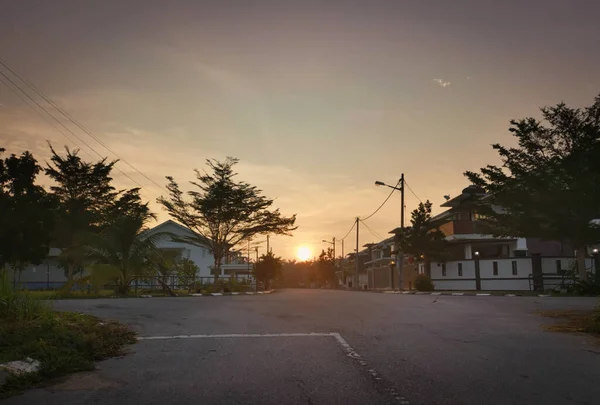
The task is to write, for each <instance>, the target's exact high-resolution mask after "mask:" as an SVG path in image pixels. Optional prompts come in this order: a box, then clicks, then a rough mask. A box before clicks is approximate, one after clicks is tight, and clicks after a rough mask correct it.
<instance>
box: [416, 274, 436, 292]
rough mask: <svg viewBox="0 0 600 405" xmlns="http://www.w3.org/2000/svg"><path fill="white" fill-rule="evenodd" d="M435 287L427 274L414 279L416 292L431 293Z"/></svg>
mask: <svg viewBox="0 0 600 405" xmlns="http://www.w3.org/2000/svg"><path fill="white" fill-rule="evenodd" d="M434 287H435V285H434V284H433V282H432V281H431V278H430V277H429V276H428V275H427V274H419V275H417V277H416V278H415V288H416V289H417V291H433V289H434Z"/></svg>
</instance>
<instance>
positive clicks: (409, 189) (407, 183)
mask: <svg viewBox="0 0 600 405" xmlns="http://www.w3.org/2000/svg"><path fill="white" fill-rule="evenodd" d="M404 184H406V187H408V189H409V190H410V192H411V193H412V194H413V195H414V196H415V197H417V200H419V201H420V202H423V201H421V199H420V198H419V196H418V195H416V194H415V192H414V191H412V188H410V186H409V185H408V183H407V182H406V180H405V181H404Z"/></svg>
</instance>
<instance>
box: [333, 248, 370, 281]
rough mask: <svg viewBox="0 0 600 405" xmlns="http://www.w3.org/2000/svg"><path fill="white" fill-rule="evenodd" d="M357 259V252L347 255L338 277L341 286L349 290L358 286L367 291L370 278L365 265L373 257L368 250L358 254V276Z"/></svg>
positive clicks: (337, 272) (337, 273)
mask: <svg viewBox="0 0 600 405" xmlns="http://www.w3.org/2000/svg"><path fill="white" fill-rule="evenodd" d="M356 257H357V255H356V252H353V253H349V254H347V255H346V257H345V258H344V259H343V261H342V270H338V271H336V276H337V277H338V280H340V285H344V286H346V287H347V288H356V286H357V285H358V286H359V288H360V289H365V290H366V289H368V288H369V278H368V274H367V270H366V266H365V263H366V262H368V261H369V260H370V257H371V256H370V253H369V251H368V249H363V250H361V251H360V252H358V275H357V274H356V271H357V266H356ZM357 276H358V277H357Z"/></svg>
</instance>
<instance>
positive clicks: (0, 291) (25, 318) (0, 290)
mask: <svg viewBox="0 0 600 405" xmlns="http://www.w3.org/2000/svg"><path fill="white" fill-rule="evenodd" d="M135 341H136V338H135V333H134V332H133V331H131V330H130V329H129V328H127V327H126V326H124V325H122V324H120V323H118V322H114V321H103V320H101V319H99V318H96V317H94V316H91V315H83V314H78V313H74V312H56V311H52V310H51V309H50V307H49V306H48V304H47V303H46V302H44V301H42V300H40V299H39V298H36V297H35V296H32V295H31V294H30V293H27V292H20V291H14V290H13V289H12V286H11V285H10V283H9V282H8V281H7V280H6V278H5V277H0V363H5V362H9V361H14V360H24V359H26V358H27V357H30V358H32V359H34V360H38V361H39V362H40V369H39V370H38V371H37V372H35V373H28V374H21V375H15V374H13V375H10V376H9V377H8V378H7V379H6V380H5V381H4V384H2V386H0V399H2V398H5V397H7V396H10V395H13V394H15V393H18V392H20V391H22V390H24V389H26V388H30V387H35V386H38V385H41V384H43V383H45V382H47V381H49V380H51V379H54V378H57V377H62V376H64V375H67V374H70V373H74V372H77V371H85V370H92V369H93V368H94V362H95V361H98V360H103V359H106V358H109V357H114V356H119V355H122V354H124V350H125V347H126V346H127V345H128V344H132V343H135Z"/></svg>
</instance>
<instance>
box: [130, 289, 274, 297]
mask: <svg viewBox="0 0 600 405" xmlns="http://www.w3.org/2000/svg"><path fill="white" fill-rule="evenodd" d="M274 292H275V290H268V291H257V292H254V291H248V292H230V293H194V294H188V295H179V296H177V297H165V296H164V295H157V296H154V295H148V294H144V295H138V296H137V298H184V297H229V296H234V295H255V294H258V295H265V294H272V293H274ZM133 298H135V297H133Z"/></svg>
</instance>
